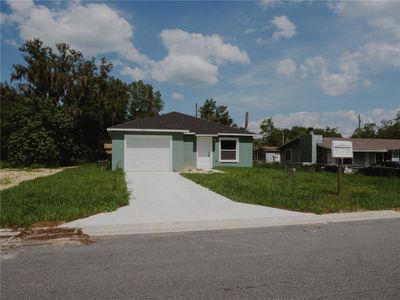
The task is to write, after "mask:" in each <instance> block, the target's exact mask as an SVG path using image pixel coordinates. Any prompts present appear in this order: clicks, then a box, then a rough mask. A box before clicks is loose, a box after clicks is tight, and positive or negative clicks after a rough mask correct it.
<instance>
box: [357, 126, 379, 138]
mask: <svg viewBox="0 0 400 300" xmlns="http://www.w3.org/2000/svg"><path fill="white" fill-rule="evenodd" d="M377 131H378V127H377V126H376V124H375V123H365V124H364V126H362V127H360V128H357V129H356V130H354V133H353V135H352V138H376V135H377Z"/></svg>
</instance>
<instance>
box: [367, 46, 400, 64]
mask: <svg viewBox="0 0 400 300" xmlns="http://www.w3.org/2000/svg"><path fill="white" fill-rule="evenodd" d="M359 51H360V53H361V55H362V59H363V61H364V62H365V63H366V64H367V63H368V64H372V65H373V62H374V63H376V62H378V63H380V64H383V65H386V66H390V67H396V68H398V67H400V42H398V43H387V42H370V43H367V44H365V45H364V46H363V47H361V49H360V50H359Z"/></svg>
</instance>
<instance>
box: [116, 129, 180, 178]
mask: <svg viewBox="0 0 400 300" xmlns="http://www.w3.org/2000/svg"><path fill="white" fill-rule="evenodd" d="M109 134H110V136H111V139H112V155H111V156H112V159H111V160H112V163H111V165H112V169H113V170H116V169H123V168H124V140H125V135H168V136H172V170H173V171H181V170H182V169H183V166H184V143H183V133H178V132H177V133H165V132H122V131H121V132H118V131H111V132H109Z"/></svg>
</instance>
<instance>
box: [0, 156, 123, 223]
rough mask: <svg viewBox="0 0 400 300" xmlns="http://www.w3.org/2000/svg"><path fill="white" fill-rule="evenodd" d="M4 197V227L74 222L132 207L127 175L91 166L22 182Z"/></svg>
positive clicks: (2, 221)
mask: <svg viewBox="0 0 400 300" xmlns="http://www.w3.org/2000/svg"><path fill="white" fill-rule="evenodd" d="M0 197H1V215H0V226H2V227H11V226H28V225H31V224H33V223H37V222H43V221H71V220H75V219H78V218H82V217H86V216H90V215H93V214H96V213H100V212H110V211H113V210H115V209H117V208H118V207H120V206H123V205H127V204H128V191H127V188H126V183H125V179H124V174H123V172H122V171H115V172H112V171H103V170H101V169H99V168H97V167H96V166H95V165H91V164H90V165H82V166H80V167H77V168H70V169H66V170H64V171H62V172H60V173H57V174H55V175H51V176H48V177H42V178H37V179H34V180H31V181H25V182H22V183H20V184H19V185H18V186H16V187H13V188H10V189H6V190H3V191H1V192H0Z"/></svg>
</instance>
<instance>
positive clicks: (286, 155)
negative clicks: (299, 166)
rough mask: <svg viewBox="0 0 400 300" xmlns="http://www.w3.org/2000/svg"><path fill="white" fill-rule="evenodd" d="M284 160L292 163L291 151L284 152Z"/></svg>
mask: <svg viewBox="0 0 400 300" xmlns="http://www.w3.org/2000/svg"><path fill="white" fill-rule="evenodd" d="M285 160H287V161H292V149H286V150H285Z"/></svg>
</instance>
